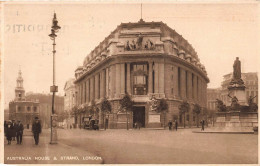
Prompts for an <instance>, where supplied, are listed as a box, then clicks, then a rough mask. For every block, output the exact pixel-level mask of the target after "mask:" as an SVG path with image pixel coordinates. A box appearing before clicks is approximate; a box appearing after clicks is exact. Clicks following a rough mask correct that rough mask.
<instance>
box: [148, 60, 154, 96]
mask: <svg viewBox="0 0 260 166" xmlns="http://www.w3.org/2000/svg"><path fill="white" fill-rule="evenodd" d="M151 93H153V63H152V62H150V63H149V73H148V94H151Z"/></svg>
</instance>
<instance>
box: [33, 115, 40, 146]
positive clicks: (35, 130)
mask: <svg viewBox="0 0 260 166" xmlns="http://www.w3.org/2000/svg"><path fill="white" fill-rule="evenodd" d="M32 132H33V136H34V141H35V145H38V144H39V135H40V133H41V132H42V126H41V123H40V122H39V118H38V117H35V121H34V123H33V125H32Z"/></svg>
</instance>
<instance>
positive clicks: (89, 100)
mask: <svg viewBox="0 0 260 166" xmlns="http://www.w3.org/2000/svg"><path fill="white" fill-rule="evenodd" d="M89 91H90V89H89V79H88V80H87V103H88V102H89V101H90V100H89V98H90V96H89V94H90V93H89Z"/></svg>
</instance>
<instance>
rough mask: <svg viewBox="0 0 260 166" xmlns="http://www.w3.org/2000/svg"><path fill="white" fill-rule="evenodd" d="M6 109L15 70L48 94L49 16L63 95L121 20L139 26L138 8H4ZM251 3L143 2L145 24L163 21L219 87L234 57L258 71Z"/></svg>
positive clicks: (29, 88)
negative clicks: (54, 26)
mask: <svg viewBox="0 0 260 166" xmlns="http://www.w3.org/2000/svg"><path fill="white" fill-rule="evenodd" d="M4 7H5V8H4V90H5V92H4V97H5V107H7V106H8V103H9V101H10V100H12V99H14V94H15V93H14V88H15V86H16V78H17V75H18V71H19V66H20V68H21V70H22V75H23V78H24V88H25V90H26V92H28V91H32V92H39V93H42V92H44V93H49V89H50V88H49V87H50V86H51V85H52V41H51V40H50V39H49V37H48V34H49V33H50V25H51V21H52V18H53V12H54V11H55V12H56V13H57V18H58V21H59V24H60V26H61V30H60V32H59V33H58V34H57V35H58V37H57V39H56V43H57V45H56V47H57V49H56V50H57V54H56V55H57V56H56V76H57V77H56V82H57V85H58V86H59V94H60V95H63V94H64V92H63V88H64V84H65V82H66V80H68V79H69V78H73V77H74V71H75V69H76V67H77V66H78V65H82V63H83V60H84V58H85V56H86V55H87V54H88V53H89V52H90V51H91V50H93V49H94V48H95V47H96V46H97V45H98V44H99V43H100V42H101V41H103V40H104V38H105V37H107V36H108V35H109V34H110V33H111V32H112V31H113V30H114V29H115V28H116V27H117V26H118V25H119V24H120V23H121V22H122V23H127V22H137V21H139V19H140V15H141V10H140V4H127V5H126V4H123V3H121V4H86V3H85V4H6V5H5V6H4ZM257 9H258V8H257V5H256V4H255V3H253V4H188V3H186V4H181V3H177V4H147V3H143V19H144V21H147V22H150V21H162V22H164V23H166V24H167V25H168V26H169V27H171V28H172V29H175V30H176V31H177V32H178V33H179V34H180V35H182V36H183V37H184V38H185V39H186V40H188V41H189V43H190V44H191V45H192V46H193V47H194V49H195V50H196V51H197V53H198V56H199V58H200V60H201V62H202V64H204V65H205V67H206V70H207V73H208V77H209V79H210V83H209V84H208V87H210V88H215V87H220V85H221V81H222V78H223V75H224V74H227V73H230V72H232V65H233V62H234V60H235V57H239V58H240V60H241V62H242V72H257V64H258V58H257V57H258V56H259V52H258V48H257V46H259V43H258V40H257V39H258V38H257V37H258V36H259V33H258V32H257V31H259V25H258V24H257V23H258V22H259V21H258V20H257V14H258V13H259V12H258V10H257Z"/></svg>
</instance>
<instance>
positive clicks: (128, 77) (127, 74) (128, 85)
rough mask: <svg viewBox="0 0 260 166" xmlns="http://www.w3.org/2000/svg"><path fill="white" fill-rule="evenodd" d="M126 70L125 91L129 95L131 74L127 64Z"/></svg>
mask: <svg viewBox="0 0 260 166" xmlns="http://www.w3.org/2000/svg"><path fill="white" fill-rule="evenodd" d="M126 65H127V68H126V87H127V88H126V91H127V93H128V94H131V72H130V63H127V64H126Z"/></svg>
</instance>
